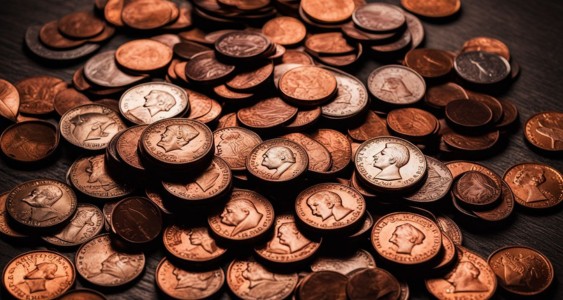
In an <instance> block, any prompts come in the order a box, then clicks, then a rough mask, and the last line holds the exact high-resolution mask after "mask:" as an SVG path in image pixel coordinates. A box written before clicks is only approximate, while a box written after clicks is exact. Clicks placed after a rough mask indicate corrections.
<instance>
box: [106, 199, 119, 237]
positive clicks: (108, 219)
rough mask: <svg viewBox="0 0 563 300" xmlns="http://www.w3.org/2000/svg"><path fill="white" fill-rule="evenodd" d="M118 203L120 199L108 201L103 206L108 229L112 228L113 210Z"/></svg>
mask: <svg viewBox="0 0 563 300" xmlns="http://www.w3.org/2000/svg"><path fill="white" fill-rule="evenodd" d="M117 203H119V201H113V202H106V203H105V204H104V207H102V213H103V214H104V218H105V220H106V222H105V224H104V228H105V229H106V231H110V230H111V212H112V211H113V208H114V207H115V206H116V205H117Z"/></svg>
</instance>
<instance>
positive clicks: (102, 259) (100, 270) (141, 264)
mask: <svg viewBox="0 0 563 300" xmlns="http://www.w3.org/2000/svg"><path fill="white" fill-rule="evenodd" d="M74 260H75V264H76V271H78V274H80V276H82V278H84V279H85V280H86V281H88V282H89V283H92V284H95V285H97V286H103V287H117V286H122V285H125V284H127V283H129V282H131V281H133V280H134V279H135V278H137V277H138V276H139V275H141V273H143V270H144V269H145V255H144V254H143V253H142V252H139V253H124V252H119V251H117V250H116V249H114V248H113V246H112V244H111V239H110V237H109V234H102V235H99V236H97V237H95V238H93V239H91V240H90V241H88V242H86V243H85V244H83V245H82V246H81V247H80V249H78V251H77V252H76V256H75V258H74Z"/></svg>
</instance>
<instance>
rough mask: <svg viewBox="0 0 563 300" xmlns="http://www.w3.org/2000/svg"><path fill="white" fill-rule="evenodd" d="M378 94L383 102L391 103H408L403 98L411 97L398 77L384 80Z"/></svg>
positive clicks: (410, 93)
mask: <svg viewBox="0 0 563 300" xmlns="http://www.w3.org/2000/svg"><path fill="white" fill-rule="evenodd" d="M380 92H381V94H382V95H381V96H380V97H381V98H383V100H386V101H390V102H393V103H408V100H407V99H405V98H407V97H411V96H412V95H413V94H412V92H411V91H410V90H409V89H408V87H407V85H406V84H405V83H404V81H403V78H402V77H400V76H397V77H387V78H385V79H384V81H383V85H382V86H381V88H380Z"/></svg>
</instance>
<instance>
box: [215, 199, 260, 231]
mask: <svg viewBox="0 0 563 300" xmlns="http://www.w3.org/2000/svg"><path fill="white" fill-rule="evenodd" d="M262 217H263V215H262V214H261V213H260V212H259V211H258V210H257V209H256V206H254V204H253V203H252V201H250V200H247V199H244V198H242V199H235V200H233V201H230V202H229V203H227V205H226V206H225V209H224V210H223V213H221V222H222V223H223V224H225V225H229V226H234V228H233V231H232V232H231V236H235V235H237V234H239V233H240V232H243V231H246V230H249V229H252V228H255V227H256V226H258V224H259V223H260V221H261V220H262Z"/></svg>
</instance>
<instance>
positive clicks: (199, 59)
mask: <svg viewBox="0 0 563 300" xmlns="http://www.w3.org/2000/svg"><path fill="white" fill-rule="evenodd" d="M234 70H235V66H232V65H226V64H223V63H221V62H219V61H218V60H217V59H216V58H215V53H214V52H213V51H205V52H201V53H199V54H196V55H194V56H192V59H191V60H190V63H189V64H187V65H186V76H187V77H188V79H189V80H191V81H194V82H198V83H209V84H211V83H215V82H218V81H220V80H222V79H224V78H225V77H227V76H229V75H230V74H231V73H232V72H233V71H234Z"/></svg>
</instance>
